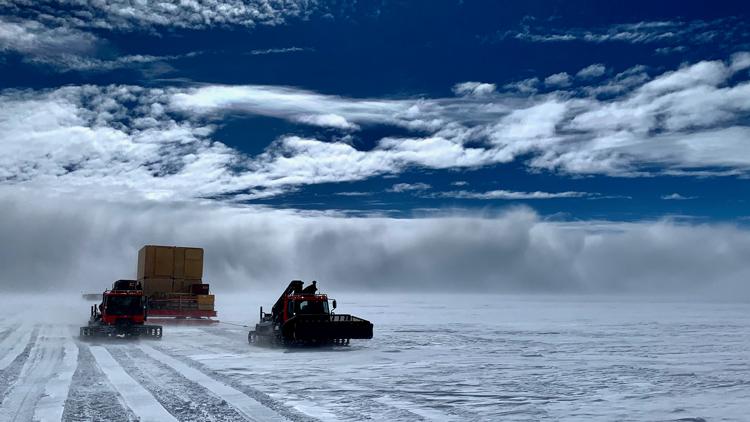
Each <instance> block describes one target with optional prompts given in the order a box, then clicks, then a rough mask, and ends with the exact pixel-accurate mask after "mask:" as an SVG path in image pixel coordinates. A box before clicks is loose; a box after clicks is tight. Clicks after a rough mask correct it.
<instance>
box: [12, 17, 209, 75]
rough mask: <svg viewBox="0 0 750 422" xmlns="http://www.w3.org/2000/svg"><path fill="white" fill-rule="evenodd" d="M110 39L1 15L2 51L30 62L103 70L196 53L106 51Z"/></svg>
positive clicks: (66, 68)
mask: <svg viewBox="0 0 750 422" xmlns="http://www.w3.org/2000/svg"><path fill="white" fill-rule="evenodd" d="M108 47H110V46H109V43H108V42H107V41H106V40H102V39H100V38H98V37H97V36H95V35H93V34H91V33H89V32H84V31H81V30H78V29H74V28H70V27H66V26H46V25H44V24H41V23H39V22H36V21H30V20H18V19H16V20H8V19H5V18H2V17H0V53H2V52H4V53H6V54H7V53H16V54H19V55H21V57H22V59H23V60H24V61H25V62H27V63H34V64H40V65H44V66H48V67H51V68H53V69H55V70H58V71H61V72H68V71H88V72H103V71H109V70H113V69H120V68H128V67H142V66H144V65H148V64H153V63H158V62H165V61H170V60H176V59H181V58H186V57H194V56H196V55H197V54H199V53H197V52H192V53H187V54H181V55H167V56H154V55H141V54H134V55H123V56H113V55H112V54H111V52H108V53H106V54H105V53H104V51H105V50H107V49H108Z"/></svg>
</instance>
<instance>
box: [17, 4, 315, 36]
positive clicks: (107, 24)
mask: <svg viewBox="0 0 750 422" xmlns="http://www.w3.org/2000/svg"><path fill="white" fill-rule="evenodd" d="M318 7H319V6H318V2H316V1H313V0H199V1H190V2H182V3H179V4H174V3H171V2H153V1H141V2H133V1H129V0H112V1H106V2H101V1H96V0H82V1H65V0H39V1H34V2H29V1H26V0H8V1H6V2H5V4H4V8H5V10H6V12H11V13H15V14H19V15H20V14H23V15H25V16H32V17H33V18H34V19H36V20H39V21H49V22H54V23H57V24H61V25H66V26H70V27H83V28H97V29H114V30H122V31H144V30H149V29H155V28H184V29H204V28H211V27H226V26H241V27H253V26H256V25H271V26H273V25H281V24H284V23H286V21H287V20H288V19H304V18H306V17H308V16H309V15H310V14H311V13H312V12H313V11H315V10H317V8H318Z"/></svg>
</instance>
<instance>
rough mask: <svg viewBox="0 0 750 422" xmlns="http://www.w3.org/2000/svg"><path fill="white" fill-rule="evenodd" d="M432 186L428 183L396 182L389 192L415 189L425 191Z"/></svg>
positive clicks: (412, 190)
mask: <svg viewBox="0 0 750 422" xmlns="http://www.w3.org/2000/svg"><path fill="white" fill-rule="evenodd" d="M430 188H432V186H430V185H428V184H427V183H396V184H395V185H393V186H391V187H390V189H388V192H396V193H402V192H414V191H425V190H427V189H430Z"/></svg>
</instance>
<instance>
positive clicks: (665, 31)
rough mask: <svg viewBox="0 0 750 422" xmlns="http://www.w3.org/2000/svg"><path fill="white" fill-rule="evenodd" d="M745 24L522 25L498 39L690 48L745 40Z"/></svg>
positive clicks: (737, 21)
mask: <svg viewBox="0 0 750 422" xmlns="http://www.w3.org/2000/svg"><path fill="white" fill-rule="evenodd" d="M746 31H747V23H746V22H745V21H744V20H743V19H742V18H741V17H731V18H725V19H717V20H713V21H703V20H693V21H687V22H682V21H643V22H636V23H622V24H614V25H610V26H606V27H592V28H549V27H548V26H545V27H541V26H539V27H532V26H528V25H524V27H523V29H522V30H521V31H507V32H505V33H503V34H500V36H499V39H501V40H502V39H507V38H513V39H517V40H521V41H527V42H544V43H559V42H572V41H578V42H590V43H609V42H622V43H631V44H676V43H687V44H691V45H696V44H706V43H709V42H719V41H728V42H732V43H736V42H738V41H739V40H742V39H747V32H746Z"/></svg>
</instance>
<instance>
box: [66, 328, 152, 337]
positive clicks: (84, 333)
mask: <svg viewBox="0 0 750 422" xmlns="http://www.w3.org/2000/svg"><path fill="white" fill-rule="evenodd" d="M80 336H81V338H83V339H86V338H100V337H138V338H147V339H160V338H161V336H162V327H161V325H130V326H113V325H89V326H87V327H81V330H80Z"/></svg>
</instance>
